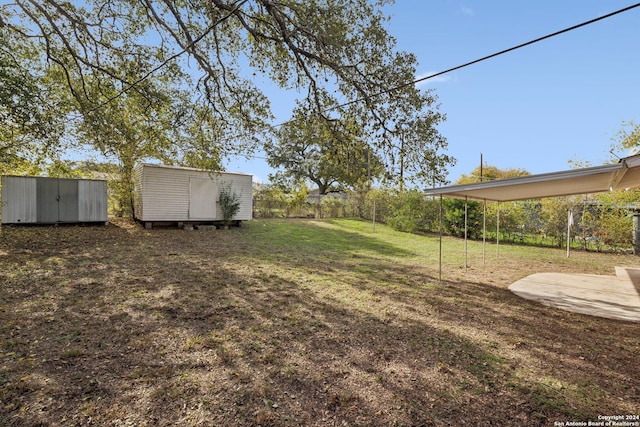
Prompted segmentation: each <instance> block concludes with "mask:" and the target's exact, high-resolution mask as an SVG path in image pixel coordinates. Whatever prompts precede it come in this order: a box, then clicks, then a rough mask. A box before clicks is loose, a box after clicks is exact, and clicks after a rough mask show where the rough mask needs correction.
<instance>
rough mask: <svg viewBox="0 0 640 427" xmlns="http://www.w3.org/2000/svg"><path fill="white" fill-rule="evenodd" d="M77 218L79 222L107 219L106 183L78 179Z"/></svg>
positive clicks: (103, 220)
mask: <svg viewBox="0 0 640 427" xmlns="http://www.w3.org/2000/svg"><path fill="white" fill-rule="evenodd" d="M78 220H79V221H80V222H106V221H107V183H106V182H105V181H88V180H80V181H78Z"/></svg>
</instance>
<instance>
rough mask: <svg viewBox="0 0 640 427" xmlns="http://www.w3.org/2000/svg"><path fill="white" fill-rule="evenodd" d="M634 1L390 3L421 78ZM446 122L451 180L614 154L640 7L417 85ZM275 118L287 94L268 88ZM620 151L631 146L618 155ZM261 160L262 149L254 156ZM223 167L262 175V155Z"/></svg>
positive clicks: (636, 60)
mask: <svg viewBox="0 0 640 427" xmlns="http://www.w3.org/2000/svg"><path fill="white" fill-rule="evenodd" d="M633 3H634V2H633V1H632V0H628V1H617V0H607V1H604V0H561V1H558V0H539V1H536V2H519V1H504V0H503V1H491V0H483V1H480V0H477V1H459V0H432V1H428V2H427V1H420V0H397V3H396V4H395V5H393V6H389V7H387V8H386V11H387V13H388V14H389V15H391V21H390V23H389V31H390V33H391V34H392V35H393V36H394V37H396V39H397V47H398V49H399V50H404V51H408V52H412V53H414V54H415V55H416V56H417V58H418V62H419V67H418V76H417V77H420V76H425V75H428V74H431V73H435V72H439V71H443V70H446V69H449V68H452V67H455V66H458V65H461V64H464V63H467V62H469V61H472V60H475V59H478V58H481V57H483V56H486V55H490V54H493V53H495V52H498V51H501V50H503V49H507V48H510V47H512V46H515V45H518V44H521V43H524V42H527V41H529V40H532V39H535V38H538V37H541V36H544V35H547V34H550V33H553V32H555V31H559V30H562V29H564V28H567V27H570V26H573V25H576V24H579V23H582V22H584V21H588V20H590V19H593V18H596V17H599V16H602V15H605V14H607V13H610V12H613V11H615V10H618V9H622V8H624V7H627V6H630V5H631V4H633ZM419 87H421V88H425V89H426V88H432V89H434V91H435V94H436V95H437V96H438V102H439V104H440V111H441V112H443V113H445V114H446V115H447V120H446V122H445V123H443V124H442V125H441V126H440V127H439V130H440V133H441V134H442V135H443V136H444V137H445V138H447V141H448V150H447V153H448V154H449V155H451V156H453V157H455V158H456V159H457V164H456V165H455V166H453V167H450V168H449V169H448V170H449V175H448V179H449V180H450V181H452V182H455V181H456V180H457V179H458V178H459V177H460V175H462V174H468V173H470V172H471V171H472V170H473V169H474V168H476V167H477V166H478V165H479V163H480V153H482V154H483V158H484V163H485V164H488V165H492V166H497V167H499V168H501V169H511V168H517V169H526V170H527V171H529V172H530V173H532V174H537V173H545V172H554V171H560V170H566V169H570V168H571V167H572V166H571V165H570V164H569V161H570V160H573V161H579V162H588V163H589V164H591V165H593V166H596V165H601V164H603V163H606V162H608V161H611V159H612V156H611V155H610V154H609V150H610V149H611V145H612V143H613V141H612V139H613V138H615V137H616V134H617V132H618V131H619V130H620V129H621V128H622V124H623V122H624V121H629V120H636V121H640V7H639V8H635V9H632V10H630V11H627V12H625V13H622V14H619V15H616V16H613V17H610V18H608V19H606V20H603V21H599V22H596V23H594V24H591V25H588V26H586V27H582V28H579V29H576V30H574V31H571V32H568V33H564V34H561V35H559V36H557V37H553V38H550V39H547V40H544V41H541V42H539V43H537V44H534V45H530V46H527V47H524V48H522V49H519V50H517V51H513V52H510V53H506V54H504V55H501V56H499V57H495V58H493V59H489V60H487V61H484V62H481V63H478V64H475V65H471V66H469V67H467V68H464V69H460V70H457V71H454V72H451V73H449V74H445V75H443V76H439V77H437V78H435V79H433V80H428V81H426V82H424V83H422V84H421V85H420V86H419ZM265 93H266V94H267V96H269V97H270V99H271V101H272V103H273V105H272V107H273V110H274V114H275V115H276V120H275V121H274V123H281V122H283V121H285V120H287V119H288V118H289V117H290V113H291V110H290V109H291V103H289V102H285V101H283V99H286V98H287V97H286V94H283V93H282V92H281V91H279V90H278V89H275V88H274V89H273V90H271V89H266V90H265ZM617 154H618V155H620V156H623V155H626V154H627V153H617ZM258 155H260V154H259V153H258ZM226 168H227V170H229V171H241V172H247V173H252V174H254V175H255V180H256V181H263V182H264V181H266V180H267V175H268V173H269V172H271V169H270V168H269V167H268V166H267V164H266V162H265V161H264V160H262V159H259V158H254V159H250V160H244V159H237V160H233V161H231V162H230V163H228V164H227V165H226Z"/></svg>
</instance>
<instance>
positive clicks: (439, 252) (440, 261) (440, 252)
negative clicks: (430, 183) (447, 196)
mask: <svg viewBox="0 0 640 427" xmlns="http://www.w3.org/2000/svg"><path fill="white" fill-rule="evenodd" d="M439 245H440V247H439V250H438V257H439V259H438V280H439V281H440V282H442V194H441V195H440V243H439Z"/></svg>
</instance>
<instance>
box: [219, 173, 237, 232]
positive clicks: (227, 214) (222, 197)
mask: <svg viewBox="0 0 640 427" xmlns="http://www.w3.org/2000/svg"><path fill="white" fill-rule="evenodd" d="M218 205H219V206H220V210H221V211H222V221H223V222H224V223H225V224H226V225H229V224H230V223H231V220H232V219H233V217H234V216H235V215H236V214H237V213H238V211H239V210H240V197H238V195H237V194H236V192H235V191H233V190H232V189H231V185H230V184H228V185H226V184H224V183H223V184H222V185H220V194H219V195H218Z"/></svg>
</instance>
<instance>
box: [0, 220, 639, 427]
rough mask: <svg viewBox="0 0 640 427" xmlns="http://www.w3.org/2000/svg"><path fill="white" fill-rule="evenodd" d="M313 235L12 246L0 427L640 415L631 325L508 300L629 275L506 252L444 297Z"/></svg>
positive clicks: (14, 230)
mask: <svg viewBox="0 0 640 427" xmlns="http://www.w3.org/2000/svg"><path fill="white" fill-rule="evenodd" d="M313 224H314V221H307V220H299V221H290V222H282V221H280V222H279V221H272V222H271V221H253V222H251V223H249V224H247V225H246V226H244V227H242V228H239V229H232V230H225V231H183V230H177V229H159V230H145V229H143V228H142V227H140V226H138V225H136V224H134V223H132V222H130V221H127V220H113V221H112V222H111V223H110V224H109V225H108V226H104V227H62V226H61V227H3V228H2V229H1V235H0V338H1V341H0V424H1V425H9V426H13V425H15V426H18V425H19V426H24V425H26V426H36V425H52V426H53V425H113V426H124V425H138V426H144V425H149V426H151V425H154V426H155V425H158V426H165V425H166V426H169V425H207V426H299V425H305V426H343V425H349V426H376V425H380V426H392V425H395V426H428V425H472V426H481V425H527V426H531V425H534V426H535V425H553V424H554V422H556V421H562V422H567V421H576V422H577V421H585V422H586V421H588V420H591V421H597V420H598V416H599V415H624V414H629V415H638V414H640V404H639V402H640V370H639V369H638V361H639V360H640V329H639V325H638V324H633V323H627V322H621V321H615V320H608V319H601V318H595V317H589V316H584V315H579V314H574V313H568V312H563V311H560V310H557V309H552V308H548V307H544V306H542V305H539V304H536V303H534V302H530V301H526V300H522V299H520V298H518V297H516V296H515V295H513V294H512V293H510V292H509V291H508V290H507V287H508V285H509V284H510V283H512V282H513V281H515V280H517V279H518V278H521V277H524V276H526V275H528V274H530V273H533V272H541V271H558V272H579V273H594V274H595V273H597V274H603V273H604V274H613V267H614V266H615V265H629V264H630V263H633V262H636V263H637V261H636V260H637V258H634V257H624V256H614V255H606V254H590V253H580V254H576V255H575V258H574V259H572V260H568V261H562V262H559V261H557V260H551V261H549V260H545V259H544V258H536V259H532V260H524V259H523V258H522V257H521V256H518V255H513V254H512V255H510V254H509V253H508V251H505V252H506V253H505V254H504V255H502V256H501V259H500V260H499V261H496V262H495V263H493V264H490V265H489V266H487V267H486V268H470V269H467V270H463V269H459V270H458V271H457V272H456V273H453V274H448V275H447V276H446V279H445V280H444V281H442V282H440V281H438V280H437V277H438V271H437V268H438V266H437V265H425V263H424V262H422V261H421V260H420V257H418V258H416V257H412V256H410V254H408V253H407V251H404V250H402V249H400V248H398V247H396V246H393V245H390V244H388V243H385V242H384V241H381V240H379V239H378V238H374V237H371V236H364V235H362V234H358V233H353V232H347V231H345V230H340V229H339V223H336V224H338V225H336V224H334V223H327V222H322V225H323V227H315V226H314V225H313ZM315 224H317V222H315ZM345 233H347V235H346V237H345ZM348 233H352V234H348ZM318 236H321V240H320V239H319V238H318ZM447 268H449V269H452V268H453V267H452V266H448V267H447Z"/></svg>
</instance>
